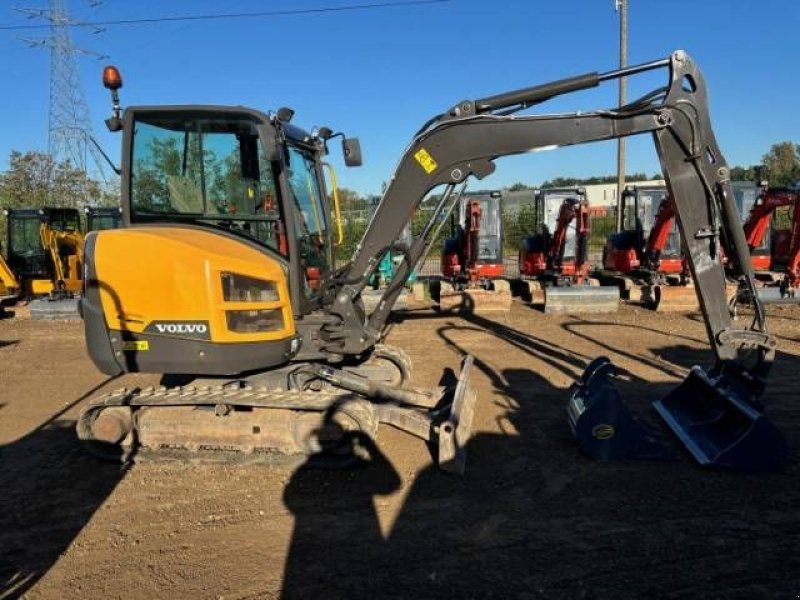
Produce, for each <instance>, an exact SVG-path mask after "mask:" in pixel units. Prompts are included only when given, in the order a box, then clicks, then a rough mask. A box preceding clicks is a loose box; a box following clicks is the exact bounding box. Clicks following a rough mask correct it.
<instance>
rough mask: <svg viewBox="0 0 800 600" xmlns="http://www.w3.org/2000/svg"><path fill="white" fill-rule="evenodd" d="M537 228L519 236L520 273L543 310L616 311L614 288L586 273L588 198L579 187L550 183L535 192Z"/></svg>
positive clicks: (615, 292) (559, 311) (588, 267)
mask: <svg viewBox="0 0 800 600" xmlns="http://www.w3.org/2000/svg"><path fill="white" fill-rule="evenodd" d="M534 202H535V213H536V222H537V223H539V224H540V232H539V233H536V234H531V235H528V236H526V237H525V238H523V240H522V244H521V247H520V251H519V269H520V276H521V277H522V278H523V281H525V282H526V283H527V287H528V292H529V295H530V297H531V300H532V302H533V303H534V304H544V312H545V313H571V312H616V311H617V309H618V308H619V290H618V288H617V287H616V286H604V287H600V285H599V281H597V280H596V279H593V278H590V277H589V269H590V264H589V259H588V256H589V238H590V236H591V229H590V221H589V201H588V200H587V199H586V190H585V189H584V188H574V189H571V188H552V189H545V190H538V191H537V192H536V194H535V200H534Z"/></svg>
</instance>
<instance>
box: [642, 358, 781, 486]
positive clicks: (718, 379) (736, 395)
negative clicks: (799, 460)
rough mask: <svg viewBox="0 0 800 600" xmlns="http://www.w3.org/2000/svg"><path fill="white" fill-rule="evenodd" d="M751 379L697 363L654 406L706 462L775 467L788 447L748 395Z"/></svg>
mask: <svg viewBox="0 0 800 600" xmlns="http://www.w3.org/2000/svg"><path fill="white" fill-rule="evenodd" d="M747 386H748V384H747V382H746V381H744V380H743V379H742V378H741V377H739V376H737V375H735V374H719V375H712V374H709V373H706V372H705V371H704V370H703V369H701V368H700V367H692V370H691V371H690V373H689V376H688V377H687V378H686V380H685V381H684V382H683V383H682V384H680V385H679V386H678V387H677V388H675V389H674V390H673V391H672V392H670V393H669V394H668V395H667V396H666V397H665V398H664V399H663V400H657V401H656V402H654V403H653V407H654V408H655V409H656V411H657V412H658V414H659V415H660V416H661V418H662V419H664V421H665V422H666V424H667V425H668V426H669V428H670V429H671V430H672V431H673V432H674V433H675V435H676V436H678V439H679V440H680V441H681V442H682V443H683V445H684V446H686V449H687V450H689V452H691V454H692V456H694V458H695V460H697V462H698V463H700V464H701V465H709V466H714V467H726V468H731V469H736V470H740V471H750V472H762V471H775V470H777V469H779V468H780V467H781V466H782V465H783V463H784V462H785V461H786V458H787V455H788V447H787V445H786V442H785V441H784V439H783V437H782V436H781V434H780V432H779V431H778V430H777V428H776V427H775V425H774V424H773V423H772V422H771V421H770V420H769V419H767V418H766V417H765V416H764V415H763V414H761V413H760V412H759V411H758V410H756V409H755V408H754V407H753V406H752V404H750V403H749V402H747V401H746V400H744V399H743V397H744V396H746V395H747V392H746V390H747Z"/></svg>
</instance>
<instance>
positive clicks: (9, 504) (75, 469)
mask: <svg viewBox="0 0 800 600" xmlns="http://www.w3.org/2000/svg"><path fill="white" fill-rule="evenodd" d="M106 383H108V380H107V381H104V382H103V384H101V386H102V385H105V384H106ZM101 386H97V387H95V388H93V389H92V390H90V391H89V392H88V393H87V394H84V395H83V396H82V397H80V398H78V399H77V400H76V401H75V402H73V403H71V404H70V405H68V406H67V407H66V408H65V409H64V410H62V411H60V412H59V413H57V414H56V415H54V416H53V417H52V418H51V419H49V420H48V421H47V422H45V423H43V424H42V425H41V426H39V427H37V428H36V429H35V430H33V431H32V432H31V433H29V434H27V435H25V436H24V437H22V438H20V439H19V440H17V441H14V442H11V443H8V444H5V445H3V446H0V490H2V492H0V599H2V600H6V599H10V598H18V597H20V596H22V595H24V594H25V593H26V592H27V591H29V590H30V589H31V588H32V587H33V586H34V585H35V584H36V583H37V582H38V581H39V580H40V579H41V578H42V577H43V576H44V575H45V574H46V573H47V571H48V570H49V569H50V567H51V566H52V565H53V564H54V563H55V562H56V560H57V559H58V558H59V556H60V555H61V554H62V553H63V552H64V551H65V550H66V549H67V548H68V547H69V546H70V544H71V543H72V542H73V540H74V539H75V538H76V537H77V536H78V535H79V534H80V532H81V530H82V529H83V527H84V526H85V525H86V524H87V523H88V521H89V520H90V519H91V518H92V515H93V514H94V513H95V511H96V510H97V509H98V508H99V507H100V506H101V505H102V504H103V502H105V500H106V498H108V496H109V495H110V494H111V493H112V492H113V490H114V488H115V487H116V485H117V484H118V483H119V481H120V480H121V479H122V478H123V477H124V475H125V469H124V468H123V467H121V466H120V465H118V464H116V465H115V464H112V463H103V462H100V461H97V460H94V459H92V458H91V457H89V456H88V455H87V453H86V451H85V450H84V449H83V448H81V447H80V445H79V443H78V441H77V439H76V437H75V426H74V421H71V420H63V419H61V416H62V415H63V413H64V412H65V411H66V410H68V409H70V408H72V407H73V406H75V405H77V404H78V403H79V402H81V401H82V400H84V399H85V398H87V397H89V396H90V395H92V394H93V393H94V392H95V391H97V389H99V387H101Z"/></svg>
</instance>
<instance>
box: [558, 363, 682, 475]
mask: <svg viewBox="0 0 800 600" xmlns="http://www.w3.org/2000/svg"><path fill="white" fill-rule="evenodd" d="M616 372H617V370H616V368H615V367H614V365H613V364H612V363H611V361H610V360H609V359H608V358H606V357H605V356H602V357H600V358H596V359H595V360H593V361H592V362H591V363H590V364H589V366H588V367H587V368H586V370H585V371H584V372H583V375H582V376H581V378H580V379H579V380H578V381H577V382H575V383H574V384H573V386H572V388H571V390H570V391H571V395H570V399H569V404H568V405H567V415H568V417H569V424H570V427H571V428H572V432H573V434H574V435H575V438H576V439H577V440H578V444H579V445H580V447H581V450H583V451H584V452H585V453H586V454H588V455H589V456H591V457H592V458H594V459H597V460H625V459H664V458H672V453H671V452H670V451H669V450H668V449H667V448H665V447H664V446H663V444H662V443H661V442H660V441H659V440H658V438H657V437H656V436H655V435H654V434H653V433H652V432H650V431H649V430H648V428H647V427H646V426H645V425H644V424H642V423H641V422H640V421H638V420H637V419H635V418H634V416H633V415H632V414H631V412H630V410H629V409H628V407H627V406H625V404H624V403H623V402H622V398H620V395H619V392H618V391H617V388H616V387H615V386H614V384H613V382H612V381H611V380H610V376H611V375H614V374H616Z"/></svg>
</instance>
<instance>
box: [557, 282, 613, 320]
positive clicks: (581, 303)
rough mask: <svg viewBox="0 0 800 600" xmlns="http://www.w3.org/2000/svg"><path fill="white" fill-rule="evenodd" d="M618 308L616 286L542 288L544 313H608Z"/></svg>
mask: <svg viewBox="0 0 800 600" xmlns="http://www.w3.org/2000/svg"><path fill="white" fill-rule="evenodd" d="M618 310H619V288H618V287H617V286H613V285H608V286H593V285H577V286H574V287H556V286H552V287H547V288H545V290H544V312H545V314H573V313H609V312H617V311H618Z"/></svg>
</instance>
